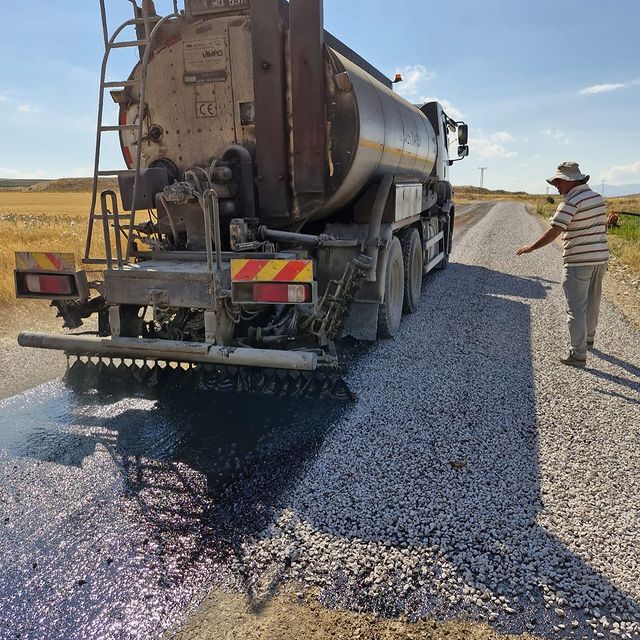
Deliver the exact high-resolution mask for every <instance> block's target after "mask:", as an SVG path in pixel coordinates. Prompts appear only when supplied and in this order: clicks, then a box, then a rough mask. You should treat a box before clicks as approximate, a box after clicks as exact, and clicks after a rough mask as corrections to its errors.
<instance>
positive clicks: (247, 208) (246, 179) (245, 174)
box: [222, 144, 256, 218]
mask: <svg viewBox="0 0 640 640" xmlns="http://www.w3.org/2000/svg"><path fill="white" fill-rule="evenodd" d="M232 155H235V156H237V157H238V160H239V161H240V188H241V192H242V205H243V215H242V217H243V218H255V217H256V202H255V196H254V187H253V159H252V158H251V154H250V153H249V150H248V149H247V148H246V147H243V146H242V145H239V144H233V145H231V146H230V147H227V148H226V149H225V152H224V153H223V154H222V159H223V160H224V161H227V160H228V159H229V156H232Z"/></svg>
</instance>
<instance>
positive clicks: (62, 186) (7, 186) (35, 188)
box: [0, 178, 118, 193]
mask: <svg viewBox="0 0 640 640" xmlns="http://www.w3.org/2000/svg"><path fill="white" fill-rule="evenodd" d="M92 187H93V178H60V179H59V180H14V179H12V178H0V191H31V192H38V193H88V192H90V191H91V189H92ZM106 189H114V190H115V191H117V190H118V180H117V179H116V178H100V191H105V190H106Z"/></svg>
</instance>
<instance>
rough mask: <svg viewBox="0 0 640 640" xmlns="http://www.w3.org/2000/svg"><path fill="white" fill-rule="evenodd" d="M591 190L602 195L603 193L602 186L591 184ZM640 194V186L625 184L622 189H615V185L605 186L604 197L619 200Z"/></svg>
mask: <svg viewBox="0 0 640 640" xmlns="http://www.w3.org/2000/svg"><path fill="white" fill-rule="evenodd" d="M591 188H592V189H593V190H594V191H597V192H598V193H600V192H601V191H602V184H600V185H598V184H595V183H594V182H591ZM638 194H640V184H625V185H622V186H621V187H614V186H613V185H608V184H605V185H604V195H605V196H606V197H607V198H619V197H621V196H635V195H638Z"/></svg>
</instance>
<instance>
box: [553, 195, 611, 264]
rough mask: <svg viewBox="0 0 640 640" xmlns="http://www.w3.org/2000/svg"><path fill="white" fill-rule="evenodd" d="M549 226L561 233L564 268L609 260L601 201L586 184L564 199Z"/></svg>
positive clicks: (604, 217) (605, 224) (603, 207)
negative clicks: (559, 230)
mask: <svg viewBox="0 0 640 640" xmlns="http://www.w3.org/2000/svg"><path fill="white" fill-rule="evenodd" d="M551 224H552V225H553V226H554V227H558V228H559V229H562V231H563V234H562V246H563V252H562V256H563V258H564V263H565V265H570V266H574V267H583V266H587V265H593V264H602V263H605V262H607V260H609V242H608V241H607V212H606V207H605V202H604V198H603V197H602V196H601V195H600V194H599V193H596V192H595V191H592V190H591V188H590V187H589V185H586V184H581V185H578V186H577V187H574V188H573V189H571V191H569V193H567V194H566V195H565V196H564V200H563V202H561V203H560V205H559V206H558V209H557V211H556V213H555V215H554V216H553V219H552V220H551Z"/></svg>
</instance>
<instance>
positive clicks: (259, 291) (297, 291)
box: [253, 282, 311, 303]
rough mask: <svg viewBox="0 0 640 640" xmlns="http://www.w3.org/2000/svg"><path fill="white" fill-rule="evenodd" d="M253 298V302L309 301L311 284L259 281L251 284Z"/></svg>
mask: <svg viewBox="0 0 640 640" xmlns="http://www.w3.org/2000/svg"><path fill="white" fill-rule="evenodd" d="M253 300H254V302H291V303H302V302H310V301H311V286H310V285H308V284H282V283H278V282H264V283H262V282H261V283H258V284H254V285H253Z"/></svg>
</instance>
